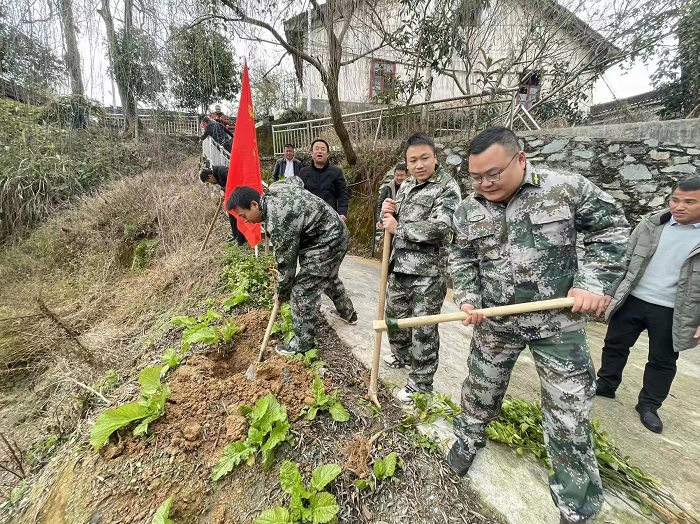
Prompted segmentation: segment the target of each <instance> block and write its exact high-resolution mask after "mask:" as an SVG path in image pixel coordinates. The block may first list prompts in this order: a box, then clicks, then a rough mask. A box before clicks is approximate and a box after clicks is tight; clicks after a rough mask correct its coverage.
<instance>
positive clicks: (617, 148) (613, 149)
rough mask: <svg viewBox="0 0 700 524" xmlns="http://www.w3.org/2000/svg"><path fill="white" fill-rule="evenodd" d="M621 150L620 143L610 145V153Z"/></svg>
mask: <svg viewBox="0 0 700 524" xmlns="http://www.w3.org/2000/svg"><path fill="white" fill-rule="evenodd" d="M619 150H620V144H613V145H611V146H608V153H617V152H618V151H619Z"/></svg>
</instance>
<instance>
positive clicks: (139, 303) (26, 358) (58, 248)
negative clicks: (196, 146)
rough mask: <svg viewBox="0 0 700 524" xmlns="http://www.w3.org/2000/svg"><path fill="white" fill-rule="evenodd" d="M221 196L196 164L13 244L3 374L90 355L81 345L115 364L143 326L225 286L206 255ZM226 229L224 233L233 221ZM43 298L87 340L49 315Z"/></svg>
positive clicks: (130, 182) (87, 205)
mask: <svg viewBox="0 0 700 524" xmlns="http://www.w3.org/2000/svg"><path fill="white" fill-rule="evenodd" d="M217 197H218V195H217V194H216V193H211V192H210V191H207V190H205V188H204V187H203V186H202V185H201V183H200V182H199V180H198V178H197V165H196V162H195V161H189V162H187V163H185V164H183V165H182V167H181V169H178V170H176V171H173V172H169V173H161V172H147V173H144V174H143V175H140V176H138V177H135V178H131V179H124V180H119V181H116V182H113V183H112V184H110V185H109V186H107V187H106V188H105V190H103V191H102V192H101V193H99V194H98V195H95V196H90V197H83V198H82V199H81V200H80V202H79V203H78V205H77V206H76V207H75V209H74V210H72V211H69V212H66V213H64V214H62V215H59V216H56V217H54V218H53V219H51V220H49V221H48V222H47V223H46V224H45V225H44V226H42V227H41V228H39V229H38V230H37V231H35V233H34V234H33V235H32V236H31V237H30V238H29V239H28V240H27V241H25V242H23V243H21V244H19V245H17V246H13V247H9V248H6V249H5V250H4V251H3V252H2V253H0V295H1V296H2V299H1V300H0V373H7V372H10V371H12V369H13V368H15V367H25V366H27V365H29V364H32V363H36V362H37V361H40V360H44V359H46V358H49V359H51V357H53V356H56V355H57V354H62V355H68V354H71V353H72V354H80V352H81V351H80V344H82V345H83V346H85V347H86V348H87V350H88V351H89V352H90V354H91V355H92V356H93V357H94V358H95V360H96V361H97V362H98V363H99V361H100V360H102V361H105V360H106V361H108V362H109V361H111V357H113V356H115V355H114V354H113V353H117V354H121V353H122V352H123V346H124V344H125V343H126V344H128V341H129V338H130V337H133V336H134V334H135V333H137V332H138V329H139V327H140V326H144V325H150V323H152V322H153V321H154V319H155V318H157V317H158V316H160V315H161V314H162V313H163V312H164V310H166V309H167V308H168V307H169V306H170V305H171V304H179V303H181V302H183V301H184V300H187V299H189V298H194V295H197V294H198V293H197V291H198V289H199V291H200V293H201V291H202V290H203V289H209V288H210V287H211V286H212V285H215V284H216V280H217V278H216V275H218V268H217V267H216V262H215V256H214V251H213V250H211V249H210V250H209V251H208V252H207V253H205V254H204V256H199V254H198V251H199V246H200V243H201V240H202V238H203V236H204V231H205V230H206V225H207V223H208V221H209V220H210V219H211V217H212V214H213V213H214V210H215V209H216V205H217V203H218V202H217V200H216V198H217ZM220 226H221V228H220V230H219V231H218V233H219V236H220V235H222V234H223V228H224V220H223V217H222V223H221V224H220ZM218 240H220V238H218V239H216V238H215V239H213V240H212V241H211V245H212V246H213V245H216V244H217V241H218ZM139 246H141V247H144V246H146V248H145V249H138V247H139ZM135 257H140V259H139V262H140V263H139V264H135V263H134V262H135ZM141 259H143V260H141ZM135 267H145V269H144V270H139V269H135ZM38 297H41V299H42V300H43V301H44V302H45V304H46V306H47V307H48V308H49V310H50V311H52V312H54V313H55V314H56V316H57V317H58V318H59V319H62V320H63V321H64V322H65V324H66V326H68V327H69V329H71V330H73V331H74V332H75V333H77V339H78V342H76V341H75V339H73V338H71V337H70V335H69V334H68V332H67V331H66V330H65V329H63V328H62V327H61V326H59V325H58V324H57V322H56V321H55V320H52V319H51V318H49V317H48V316H47V315H45V314H42V313H41V311H40V310H39V307H38V304H37V298H38ZM108 362H105V364H107V363H108ZM109 365H110V367H114V365H113V364H109ZM98 367H101V366H98Z"/></svg>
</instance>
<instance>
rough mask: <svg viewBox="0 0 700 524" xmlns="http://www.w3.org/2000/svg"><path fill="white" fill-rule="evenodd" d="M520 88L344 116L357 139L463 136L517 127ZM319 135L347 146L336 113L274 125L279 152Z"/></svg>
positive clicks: (381, 141) (382, 140)
mask: <svg viewBox="0 0 700 524" xmlns="http://www.w3.org/2000/svg"><path fill="white" fill-rule="evenodd" d="M514 94H515V91H514V90H502V91H496V92H493V93H488V94H479V95H466V96H460V97H455V98H447V99H441V100H431V101H429V102H419V103H416V104H410V105H408V106H393V107H384V108H378V109H371V110H369V111H361V112H358V113H350V114H346V115H343V122H344V123H345V127H346V128H347V130H348V133H349V134H350V140H351V141H352V142H353V144H363V143H364V144H367V143H370V144H373V145H375V146H377V145H390V144H393V143H395V142H396V141H397V140H403V139H405V138H406V137H408V136H410V135H411V134H412V133H415V132H417V131H423V132H426V133H428V134H430V135H431V136H433V137H434V138H436V139H438V140H439V141H440V142H443V143H444V142H449V141H450V140H452V139H454V140H458V139H463V138H464V135H465V134H467V135H471V134H474V133H475V132H477V131H479V130H481V129H484V128H486V127H488V126H489V125H493V124H495V123H500V124H502V125H506V126H508V127H511V126H512V124H513V119H514V118H515V117H516V116H517V114H516V113H515V109H516V106H515V100H516V97H515V96H514ZM528 116H529V114H528ZM530 118H532V117H530ZM315 138H323V139H324V140H326V141H327V142H328V143H329V144H330V146H331V149H332V150H340V149H341V146H340V140H339V139H338V137H337V135H336V133H335V130H334V128H333V123H332V121H331V117H325V118H317V119H314V120H305V121H302V122H292V123H289V124H275V125H273V126H272V140H273V148H274V152H275V154H276V155H280V154H282V153H283V149H284V144H286V143H290V144H294V145H295V146H297V147H304V146H308V145H310V144H311V141H312V140H313V139H315Z"/></svg>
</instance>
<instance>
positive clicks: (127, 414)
mask: <svg viewBox="0 0 700 524" xmlns="http://www.w3.org/2000/svg"><path fill="white" fill-rule="evenodd" d="M150 414H151V413H150V411H149V410H148V408H146V407H144V406H142V405H141V404H139V403H138V402H130V403H129V404H124V405H123V406H119V407H117V408H113V409H108V410H107V411H105V412H104V413H102V414H101V415H100V416H99V417H97V420H96V421H95V425H94V426H93V427H92V430H91V431H90V444H92V447H93V448H95V450H98V449H100V448H101V447H102V446H103V445H104V443H105V442H107V439H109V436H110V435H111V434H112V433H114V432H115V431H117V430H118V429H120V428H123V427H125V426H128V425H129V424H131V423H132V422H135V421H137V420H141V419H142V418H146V417H148V416H149V415H150Z"/></svg>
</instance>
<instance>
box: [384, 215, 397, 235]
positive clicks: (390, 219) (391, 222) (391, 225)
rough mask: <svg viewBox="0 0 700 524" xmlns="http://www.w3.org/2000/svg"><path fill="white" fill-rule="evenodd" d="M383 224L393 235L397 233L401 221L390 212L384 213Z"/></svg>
mask: <svg viewBox="0 0 700 524" xmlns="http://www.w3.org/2000/svg"><path fill="white" fill-rule="evenodd" d="M382 225H383V226H384V230H385V231H388V232H389V233H391V234H392V235H395V234H396V228H397V227H399V223H398V222H397V221H396V219H395V218H394V215H389V214H386V215H384V218H383V219H382Z"/></svg>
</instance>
